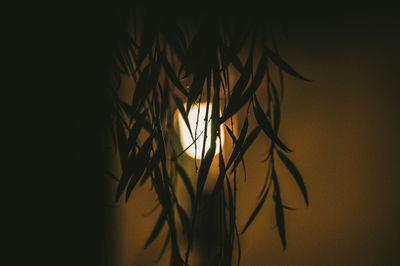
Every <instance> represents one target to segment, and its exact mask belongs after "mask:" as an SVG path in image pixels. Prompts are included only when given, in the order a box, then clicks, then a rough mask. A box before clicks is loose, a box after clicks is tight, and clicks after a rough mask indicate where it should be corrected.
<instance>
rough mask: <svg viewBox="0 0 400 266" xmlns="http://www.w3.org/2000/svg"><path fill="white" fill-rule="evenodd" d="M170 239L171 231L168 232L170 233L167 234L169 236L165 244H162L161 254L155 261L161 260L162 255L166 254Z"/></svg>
mask: <svg viewBox="0 0 400 266" xmlns="http://www.w3.org/2000/svg"><path fill="white" fill-rule="evenodd" d="M170 239H171V234H170V232H168V235H167V237H166V238H165V240H164V244H163V246H162V248H161V251H160V254H159V255H158V258H157V259H156V260H155V262H159V261H160V259H161V258H162V256H163V255H164V253H165V250H166V248H167V246H168V243H169V240H170Z"/></svg>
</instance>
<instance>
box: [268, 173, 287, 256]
mask: <svg viewBox="0 0 400 266" xmlns="http://www.w3.org/2000/svg"><path fill="white" fill-rule="evenodd" d="M271 178H272V181H273V182H274V197H273V198H274V201H275V219H276V225H277V226H278V231H279V237H280V238H281V242H282V247H283V250H285V249H286V232H285V216H284V214H283V204H282V199H281V192H280V189H279V183H278V178H277V176H276V173H275V169H272V172H271Z"/></svg>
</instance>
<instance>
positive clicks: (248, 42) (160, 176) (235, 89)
mask: <svg viewBox="0 0 400 266" xmlns="http://www.w3.org/2000/svg"><path fill="white" fill-rule="evenodd" d="M147 11H148V10H147V9H141V10H140V11H136V12H127V13H126V14H125V15H124V16H122V14H121V24H120V30H121V31H120V32H119V33H118V35H117V36H118V38H117V39H116V46H115V49H114V55H113V60H114V61H113V65H112V67H111V69H110V73H111V75H110V95H111V99H112V101H113V104H114V108H115V109H114V112H113V114H112V116H111V117H110V118H111V121H112V123H110V125H112V131H111V132H112V133H113V139H114V141H115V145H116V146H117V147H118V151H119V158H120V162H121V166H122V175H121V176H120V177H119V178H117V177H114V178H115V179H118V187H117V191H116V198H115V199H116V201H118V200H119V199H120V197H122V196H124V197H125V200H126V201H128V199H129V198H130V196H131V193H132V191H133V189H134V188H135V187H136V186H137V184H139V185H143V184H144V183H146V182H151V184H152V186H153V188H154V192H155V193H156V194H157V197H158V202H159V206H161V208H160V214H159V217H158V219H157V222H156V224H155V226H154V229H153V231H152V233H151V235H150V236H149V238H148V240H147V242H146V243H145V247H148V246H149V245H150V244H151V243H152V242H153V241H154V240H155V239H156V238H157V236H158V235H159V233H160V232H161V229H162V228H163V227H164V225H165V224H166V225H167V226H168V230H169V232H168V235H167V238H166V239H165V240H164V241H165V242H164V247H163V249H162V252H164V250H165V247H166V246H167V245H168V244H170V247H171V260H170V264H171V265H187V264H188V261H189V255H190V252H191V247H192V242H193V230H194V229H193V228H195V226H196V217H197V213H198V211H199V206H200V203H201V202H202V200H203V197H202V196H203V190H204V186H205V183H206V180H207V177H208V174H209V170H210V166H211V163H212V161H213V160H214V158H215V157H217V158H216V159H218V165H219V166H218V167H219V174H218V178H217V182H216V184H215V186H214V188H213V191H212V196H211V197H219V198H220V199H221V200H222V202H223V205H222V206H223V208H224V210H223V211H222V215H223V224H222V229H221V231H220V234H222V235H221V239H223V243H222V245H221V247H219V250H218V251H217V255H216V257H215V258H213V261H214V262H215V264H216V265H231V264H232V263H233V261H232V260H233V250H234V246H235V241H237V242H236V243H237V244H238V245H237V246H238V247H239V248H238V252H239V254H238V259H237V260H238V261H237V263H238V264H239V263H240V238H239V235H240V233H244V232H245V231H246V230H247V228H248V227H249V226H250V225H251V224H252V222H253V221H254V219H255V217H256V216H257V214H258V213H259V211H260V210H261V208H262V206H263V204H264V203H265V200H266V198H267V195H268V193H269V191H270V190H271V193H273V201H274V205H275V218H276V223H277V228H278V231H279V235H280V239H281V242H282V246H283V249H285V248H286V237H285V219H284V209H285V208H289V207H287V206H285V205H284V204H283V202H282V198H281V194H280V188H279V179H278V177H277V174H276V171H275V161H276V160H281V161H282V162H283V164H284V165H285V166H286V167H287V169H288V170H289V171H290V173H291V174H292V176H293V178H294V179H295V181H296V182H297V184H298V186H299V188H300V190H301V192H302V194H303V197H304V200H305V202H306V204H307V205H308V197H307V191H306V187H305V184H304V182H303V179H302V177H301V175H300V173H299V171H298V170H297V168H296V166H295V165H294V164H293V162H292V161H291V160H290V159H289V158H288V157H287V155H286V154H287V153H290V152H291V150H290V148H289V147H288V146H287V145H286V144H285V143H283V141H282V140H281V139H280V138H279V125H280V115H281V114H280V105H281V101H282V96H283V87H284V83H283V75H284V73H286V74H289V75H292V76H294V77H296V78H299V79H302V80H305V81H307V80H308V79H306V78H304V77H303V76H301V75H300V74H299V73H297V72H296V71H295V70H294V69H293V68H292V67H291V66H290V65H289V64H288V63H287V62H285V60H284V59H283V58H282V57H281V56H280V55H279V52H278V48H277V45H276V43H275V40H274V36H273V34H272V31H271V30H270V28H268V24H267V23H266V21H265V22H264V21H261V20H258V21H256V20H252V19H244V20H241V21H239V22H237V23H236V22H235V21H233V20H232V21H226V20H223V19H221V18H220V17H218V16H217V15H213V14H211V13H210V14H208V15H207V16H205V17H201V16H200V17H198V18H197V19H196V20H193V21H191V20H187V19H186V20H185V19H178V18H171V17H169V16H166V15H165V14H163V13H162V12H160V13H157V14H156V15H154V13H152V15H151V16H150V15H149V14H148V13H146V12H147ZM189 22H192V23H189ZM272 68H276V69H277V70H278V72H277V73H278V77H279V78H278V82H276V81H275V80H273V78H272V75H271V69H272ZM232 73H236V75H237V77H238V79H237V80H236V81H235V82H233V84H231V82H232V81H231V80H232V79H230V76H232V75H233V74H232ZM123 78H125V79H127V80H129V81H130V83H129V87H130V89H131V90H132V98H131V101H129V102H125V101H122V100H121V98H120V96H119V94H118V89H119V88H120V87H121V80H122V79H123ZM264 80H265V84H266V85H265V86H262V84H264V83H263V82H264ZM278 84H279V85H278ZM260 87H263V88H264V89H266V91H267V99H266V100H267V101H266V102H267V105H266V106H261V104H260V103H259V100H258V99H257V96H256V91H257V90H258V89H259V88H260ZM202 101H203V102H206V103H207V106H209V105H212V108H211V109H210V112H211V119H210V120H207V119H205V118H206V117H208V114H206V116H205V117H204V118H201V117H200V118H199V117H198V119H205V122H206V127H207V126H208V127H211V135H210V136H207V133H206V132H207V130H204V131H203V132H201V133H199V135H197V130H194V129H191V134H192V139H193V143H194V145H195V146H197V144H195V141H194V140H195V139H198V138H200V137H201V138H204V140H205V139H206V138H210V139H211V147H210V148H209V149H208V150H207V151H205V149H204V146H203V149H202V151H203V152H202V155H201V158H199V159H201V161H200V165H199V168H198V169H196V173H197V179H195V180H197V181H196V182H197V183H196V185H195V186H193V185H192V182H191V180H190V179H189V176H188V174H187V173H186V172H185V170H184V168H183V167H182V165H181V164H180V161H179V160H180V156H181V155H182V154H183V151H182V150H177V146H176V145H174V143H175V139H176V133H175V132H174V128H173V126H172V124H173V123H172V118H173V114H174V112H175V110H179V112H180V114H181V115H182V117H183V118H184V120H185V122H186V124H187V125H188V126H189V122H188V113H189V110H190V109H191V108H192V107H193V106H194V105H197V104H199V103H200V102H202ZM184 102H186V105H185V104H184ZM242 109H243V110H245V116H246V118H245V120H244V123H243V125H241V127H238V128H240V130H238V132H239V134H238V136H236V135H235V133H234V132H235V130H234V129H233V123H234V121H233V119H232V117H233V116H234V115H235V114H237V113H238V112H239V111H240V110H242ZM206 110H207V113H208V110H209V109H208V108H207V109H206ZM220 110H222V113H220ZM249 116H254V117H255V120H256V121H257V126H256V127H255V128H253V129H249V122H248V117H249ZM221 125H223V126H224V128H225V129H226V131H227V132H228V135H229V136H230V138H231V141H232V143H233V148H232V152H231V153H230V154H227V152H226V151H224V149H223V147H222V145H220V147H221V152H220V153H219V154H218V156H215V155H216V143H217V141H218V142H221V137H220V136H221V131H220V130H219V128H220V126H221ZM189 128H190V127H189ZM193 132H194V133H193ZM203 133H204V134H203ZM260 134H265V135H266V136H267V137H268V138H269V139H270V140H271V142H270V146H269V147H268V152H267V155H266V158H265V163H266V166H267V167H266V179H265V184H264V186H263V188H262V190H261V191H260V194H259V203H258V204H257V205H256V206H255V209H254V211H253V212H252V214H251V216H250V217H249V219H248V221H247V223H246V224H245V226H244V228H242V229H241V230H239V229H238V228H237V224H236V193H237V192H236V191H237V190H236V183H237V182H236V179H237V174H236V172H237V167H238V166H239V165H240V164H241V163H243V166H244V159H243V158H244V155H245V153H246V151H247V150H248V148H249V147H250V146H251V145H252V144H253V143H254V141H255V139H256V138H257V137H258V136H259V135H260ZM141 139H143V140H144V141H141ZM204 143H205V141H204ZM204 145H205V144H204ZM197 148H198V147H196V149H197ZM224 155H225V156H227V157H226V158H229V159H228V160H225V159H224ZM196 167H197V166H196ZM110 175H112V174H110ZM112 176H113V175H112ZM178 178H181V179H182V181H183V184H184V185H185V188H186V190H187V192H188V195H189V196H190V201H191V210H190V211H191V213H188V211H187V210H185V209H184V208H183V207H182V203H180V202H179V199H178V197H177V196H176V194H175V184H176V181H177V179H178ZM176 219H179V220H180V221H179V223H180V224H181V225H182V227H183V231H184V232H185V237H186V246H185V247H182V246H180V245H179V244H178V238H179V236H180V235H179V233H178V221H176ZM239 231H240V233H239Z"/></svg>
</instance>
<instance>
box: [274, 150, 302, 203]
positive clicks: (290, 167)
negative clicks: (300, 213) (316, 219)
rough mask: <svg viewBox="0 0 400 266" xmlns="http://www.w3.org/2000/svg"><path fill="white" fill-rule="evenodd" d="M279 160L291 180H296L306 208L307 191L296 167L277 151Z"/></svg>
mask: <svg viewBox="0 0 400 266" xmlns="http://www.w3.org/2000/svg"><path fill="white" fill-rule="evenodd" d="M277 152H278V155H279V158H280V159H281V161H282V162H283V163H284V164H285V166H286V167H287V169H288V170H289V171H290V173H291V174H292V176H293V178H294V179H295V180H296V182H297V185H298V186H299V188H300V190H301V193H302V194H303V198H304V201H305V202H306V205H307V206H308V195H307V189H306V186H305V184H304V181H303V178H302V177H301V174H300V172H299V170H297V167H296V166H295V165H294V164H293V162H292V161H291V160H290V159H289V158H288V157H286V155H285V154H283V153H282V152H281V151H279V150H277Z"/></svg>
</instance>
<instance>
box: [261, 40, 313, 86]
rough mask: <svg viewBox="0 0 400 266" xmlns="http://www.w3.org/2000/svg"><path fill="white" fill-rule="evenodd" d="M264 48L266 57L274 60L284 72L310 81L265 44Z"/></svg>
mask: <svg viewBox="0 0 400 266" xmlns="http://www.w3.org/2000/svg"><path fill="white" fill-rule="evenodd" d="M264 50H265V51H266V52H267V54H268V57H269V58H271V60H272V62H274V63H275V64H276V65H277V66H278V67H279V68H281V69H282V70H283V71H285V72H286V73H288V74H290V75H292V76H294V77H296V78H299V79H302V80H305V81H312V80H309V79H307V78H305V77H303V76H302V75H300V74H299V73H297V72H296V71H295V70H294V69H293V68H292V67H291V66H290V65H289V64H288V63H286V62H285V61H284V60H283V59H282V58H281V57H280V56H279V55H278V54H276V53H275V52H273V51H272V50H271V49H269V48H268V47H267V46H264Z"/></svg>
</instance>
